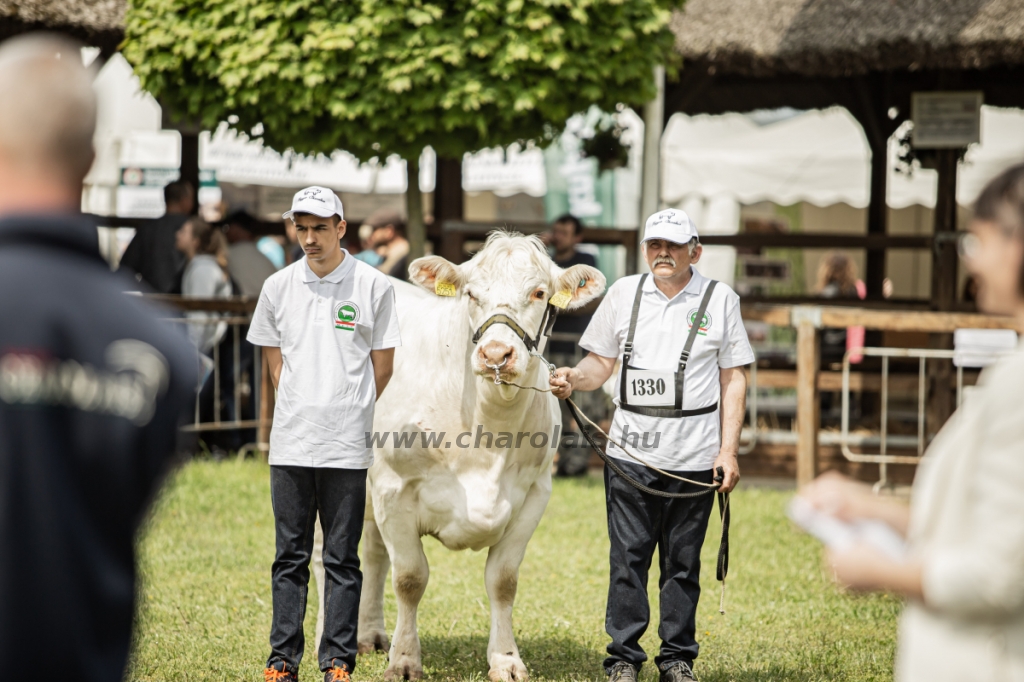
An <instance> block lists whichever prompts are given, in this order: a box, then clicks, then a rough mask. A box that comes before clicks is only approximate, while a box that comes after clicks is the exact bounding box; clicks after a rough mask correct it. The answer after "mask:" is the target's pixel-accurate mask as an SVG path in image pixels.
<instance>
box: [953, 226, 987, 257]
mask: <svg viewBox="0 0 1024 682" xmlns="http://www.w3.org/2000/svg"><path fill="white" fill-rule="evenodd" d="M980 250H981V240H980V239H978V237H977V235H975V234H973V233H971V232H964V233H962V234H959V235H957V240H956V252H957V254H958V255H959V256H960V258H962V259H963V260H971V259H972V258H975V257H977V255H978V252H979V251H980Z"/></svg>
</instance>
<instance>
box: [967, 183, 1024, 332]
mask: <svg viewBox="0 0 1024 682" xmlns="http://www.w3.org/2000/svg"><path fill="white" fill-rule="evenodd" d="M960 253H961V255H962V256H963V259H964V263H965V264H966V265H967V269H968V270H969V271H970V274H971V276H973V277H974V279H975V281H976V282H977V296H978V308H979V309H981V310H982V311H984V312H987V313H993V314H997V315H1018V316H1024V164H1020V165H1017V166H1013V167H1012V168H1010V169H1009V170H1007V171H1005V172H1003V173H1002V174H1001V175H999V176H997V177H996V178H995V179H994V180H992V181H991V182H989V183H988V185H986V186H985V189H984V190H982V192H981V194H980V195H979V196H978V200H977V201H976V202H975V204H974V218H973V219H972V220H971V224H970V227H969V231H968V234H967V235H965V236H964V237H963V238H962V240H961V242H960Z"/></svg>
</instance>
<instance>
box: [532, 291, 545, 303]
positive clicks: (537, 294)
mask: <svg viewBox="0 0 1024 682" xmlns="http://www.w3.org/2000/svg"><path fill="white" fill-rule="evenodd" d="M544 296H546V294H545V293H544V290H543V289H537V291H535V292H533V297H534V298H535V299H537V300H538V301H543V300H544Z"/></svg>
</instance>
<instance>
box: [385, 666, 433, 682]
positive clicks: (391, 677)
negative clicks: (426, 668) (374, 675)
mask: <svg viewBox="0 0 1024 682" xmlns="http://www.w3.org/2000/svg"><path fill="white" fill-rule="evenodd" d="M422 679H423V668H421V667H419V666H411V665H402V666H388V669H387V670H385V671H384V682H398V680H422Z"/></svg>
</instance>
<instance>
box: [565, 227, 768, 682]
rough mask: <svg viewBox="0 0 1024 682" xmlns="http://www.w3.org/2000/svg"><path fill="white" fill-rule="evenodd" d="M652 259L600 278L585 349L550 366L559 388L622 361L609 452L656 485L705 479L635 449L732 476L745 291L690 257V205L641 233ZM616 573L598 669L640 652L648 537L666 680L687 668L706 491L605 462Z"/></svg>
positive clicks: (593, 383) (582, 383) (623, 678)
mask: <svg viewBox="0 0 1024 682" xmlns="http://www.w3.org/2000/svg"><path fill="white" fill-rule="evenodd" d="M642 248H643V253H644V258H645V260H646V261H647V265H648V266H649V267H650V269H651V272H650V273H648V274H645V275H633V276H630V277H624V278H622V279H620V280H619V281H617V282H616V283H615V284H613V285H612V286H611V288H609V289H608V294H607V295H606V296H605V298H604V300H603V301H602V302H601V305H600V307H598V309H597V312H596V313H595V314H594V317H593V319H592V320H591V322H590V325H589V326H588V327H587V330H586V332H585V333H584V334H583V338H582V339H581V340H580V346H582V347H583V348H584V349H586V350H587V351H589V354H588V355H587V356H586V357H585V358H583V360H581V361H580V363H579V364H578V365H577V366H576V367H572V368H570V367H562V368H560V369H558V370H556V371H555V375H554V377H552V379H551V386H552V388H553V389H554V394H555V395H556V396H558V397H559V398H566V397H568V396H569V395H571V393H572V391H574V390H576V391H593V390H596V389H599V388H600V387H601V386H602V385H603V384H604V382H605V381H607V380H608V378H609V377H610V376H611V374H612V372H613V371H614V370H615V365H616V362H617V361H621V369H620V372H619V375H618V380H617V382H616V388H615V399H614V400H615V404H616V405H617V406H618V409H617V410H616V411H615V417H614V419H613V421H612V428H611V432H610V434H609V435H610V436H611V439H610V442H609V444H608V448H607V454H608V455H610V456H611V457H614V458H615V459H616V460H617V462H616V463H617V464H618V466H619V467H621V468H622V469H623V470H624V471H625V472H626V473H627V474H628V475H629V476H630V477H631V478H633V479H634V480H636V481H638V482H640V483H642V484H644V485H646V486H648V487H650V488H653V489H655V490H659V491H663V492H671V493H680V492H699V491H700V490H702V488H700V487H698V486H695V485H693V484H687V483H683V482H681V481H678V480H674V479H669V478H667V477H665V476H662V475H661V474H658V473H656V472H655V471H652V470H651V469H648V468H646V467H644V466H642V465H640V464H638V463H637V462H636V461H635V460H633V459H632V458H630V457H629V455H627V454H626V453H625V452H623V450H622V449H621V448H619V447H618V446H617V445H616V444H615V443H621V444H622V445H624V446H625V447H626V448H627V449H629V450H630V451H631V452H632V453H634V454H636V455H637V456H639V457H640V458H642V459H643V460H644V461H646V462H647V463H649V464H651V465H653V466H655V467H658V468H659V469H664V470H666V471H670V472H673V473H675V474H676V475H679V476H682V477H684V478H688V479H690V480H693V481H700V482H703V483H711V482H712V480H713V478H714V470H715V469H716V468H717V467H722V469H723V471H724V480H723V482H722V486H721V491H722V492H728V491H730V490H732V489H733V488H734V487H735V485H736V483H737V481H739V477H740V474H739V465H738V464H737V459H736V455H737V451H738V448H739V436H740V429H741V427H742V425H743V417H744V410H745V400H746V376H745V375H744V373H743V369H742V366H743V365H746V364H749V363H750V362H753V360H754V354H753V351H752V349H751V348H750V343H749V341H748V340H747V334H746V331H745V330H744V328H743V321H742V320H741V319H740V309H739V297H738V296H737V295H736V293H735V292H734V291H733V290H732V289H730V288H729V287H728V286H727V285H725V284H722V283H721V282H714V281H713V280H709V279H707V278H706V277H703V276H702V275H701V274H700V273H699V272H697V270H696V269H695V268H694V267H692V266H693V265H694V264H695V263H697V261H698V260H700V256H701V247H700V243H699V241H698V238H697V228H696V226H695V225H694V224H693V221H691V220H690V218H689V216H687V215H686V214H685V213H684V212H682V211H678V210H675V209H669V210H667V211H661V212H659V213H655V214H654V215H652V216H651V217H650V218H649V219H648V220H647V225H646V227H645V229H644V239H643V243H642ZM605 495H606V502H607V510H608V535H609V538H610V539H611V554H610V561H611V582H610V585H609V588H608V607H607V612H606V618H605V627H606V629H607V631H608V634H609V635H610V636H611V638H612V643H611V644H609V645H608V658H607V659H606V660H605V670H606V671H607V672H608V674H609V676H610V678H611V682H635V680H636V678H637V674H638V672H639V669H640V666H641V665H642V664H643V662H644V661H646V660H647V654H645V653H644V650H643V649H642V648H641V647H640V636H641V635H642V634H643V633H644V631H645V630H646V629H647V626H648V623H649V621H650V608H649V605H648V603H647V573H648V569H649V567H650V564H651V558H652V556H653V554H654V549H655V548H656V547H657V548H658V549H659V552H658V554H659V557H660V563H661V566H660V568H661V583H660V587H661V625H660V627H659V629H658V634H659V635H660V636H661V640H662V643H661V651H660V653H659V655H658V656H657V657H656V658H655V664H656V665H657V666H658V668H659V670H660V671H661V680H662V682H687V681H690V680H694V679H695V678H694V676H693V660H694V659H695V658H696V657H697V651H698V646H697V641H696V639H695V634H696V633H695V629H696V625H695V620H694V616H695V614H696V611H697V599H698V597H699V596H700V582H699V580H700V550H701V546H702V544H703V542H704V535H705V533H706V531H707V525H708V518H709V516H710V514H711V505H712V502H713V500H714V495H710V494H708V495H701V496H699V497H692V498H684V499H679V498H675V499H668V498H664V497H658V496H655V495H651V494H649V493H644V492H641V491H639V490H637V489H636V488H633V487H632V486H630V485H629V484H627V483H626V482H625V480H624V479H623V478H622V477H621V476H620V475H619V474H617V473H616V472H614V471H613V470H612V469H611V468H609V467H606V468H605Z"/></svg>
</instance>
